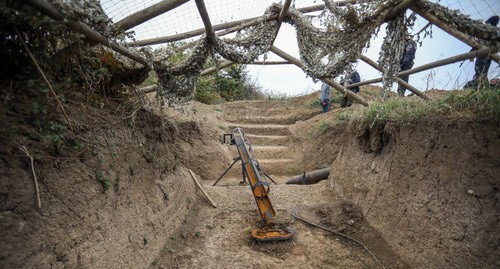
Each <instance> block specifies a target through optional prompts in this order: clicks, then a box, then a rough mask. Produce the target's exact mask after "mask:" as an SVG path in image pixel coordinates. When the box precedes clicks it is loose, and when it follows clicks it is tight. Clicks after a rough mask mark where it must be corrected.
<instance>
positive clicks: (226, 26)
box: [127, 0, 359, 47]
mask: <svg viewBox="0 0 500 269" xmlns="http://www.w3.org/2000/svg"><path fill="white" fill-rule="evenodd" d="M358 1H359V0H358ZM356 2H357V1H356V0H346V1H338V2H336V3H335V4H337V5H339V6H344V5H347V4H353V3H356ZM324 8H325V5H324V4H320V5H314V6H309V7H304V8H299V9H297V10H298V11H300V12H302V13H310V12H316V11H321V10H323V9H324ZM276 19H278V15H273V16H269V17H267V18H266V19H265V20H266V21H270V20H276ZM260 21H261V17H253V18H248V19H243V20H238V21H233V22H228V23H222V24H216V25H213V29H214V31H221V30H226V31H224V32H223V33H220V34H218V36H222V35H226V34H229V33H232V32H235V31H238V30H240V29H243V28H245V27H250V26H254V25H257V24H259V23H260ZM243 25H244V26H243ZM231 28H233V29H231ZM203 33H205V29H204V28H200V29H196V30H192V31H188V32H184V33H180V34H176V35H171V36H163V37H157V38H149V39H143V40H137V41H133V42H129V43H127V46H136V47H141V46H148V45H157V44H162V43H168V42H174V41H179V40H183V39H187V38H191V37H195V36H199V35H202V34H203Z"/></svg>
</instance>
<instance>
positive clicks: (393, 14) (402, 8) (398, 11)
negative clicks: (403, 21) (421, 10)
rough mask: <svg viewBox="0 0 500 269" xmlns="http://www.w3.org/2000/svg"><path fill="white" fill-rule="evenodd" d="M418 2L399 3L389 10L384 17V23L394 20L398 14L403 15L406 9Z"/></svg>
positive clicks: (412, 0)
mask: <svg viewBox="0 0 500 269" xmlns="http://www.w3.org/2000/svg"><path fill="white" fill-rule="evenodd" d="M418 1H420V0H404V1H403V2H401V3H399V4H398V5H397V6H396V7H394V8H393V9H391V10H390V11H389V12H388V13H387V15H386V16H385V19H384V20H385V21H390V20H392V19H394V18H396V17H397V16H398V15H399V14H401V13H404V12H405V11H406V9H408V8H409V7H411V6H412V5H414V4H416V3H417V2H418Z"/></svg>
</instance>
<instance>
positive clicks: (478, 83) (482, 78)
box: [464, 16, 499, 89]
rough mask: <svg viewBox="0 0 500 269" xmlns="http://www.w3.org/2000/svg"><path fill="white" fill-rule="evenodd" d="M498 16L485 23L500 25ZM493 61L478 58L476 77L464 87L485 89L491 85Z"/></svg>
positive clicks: (475, 66)
mask: <svg viewBox="0 0 500 269" xmlns="http://www.w3.org/2000/svg"><path fill="white" fill-rule="evenodd" d="M498 20H499V17H498V16H492V17H490V18H489V19H487V20H486V21H485V23H486V24H490V25H493V26H497V25H498ZM490 65H491V59H489V58H488V57H477V58H476V62H475V63H474V71H475V73H474V77H472V80H471V81H469V82H467V83H466V84H465V86H464V89H465V88H476V89H477V88H478V87H483V86H485V85H489V81H488V70H489V69H490Z"/></svg>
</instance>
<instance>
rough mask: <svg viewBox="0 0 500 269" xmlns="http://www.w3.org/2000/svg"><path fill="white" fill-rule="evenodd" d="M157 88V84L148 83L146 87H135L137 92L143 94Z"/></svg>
mask: <svg viewBox="0 0 500 269" xmlns="http://www.w3.org/2000/svg"><path fill="white" fill-rule="evenodd" d="M157 88H158V86H156V85H149V86H146V87H142V88H139V89H137V94H138V95H143V94H147V93H151V92H155V91H156V89H157Z"/></svg>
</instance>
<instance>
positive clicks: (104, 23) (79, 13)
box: [49, 0, 113, 37]
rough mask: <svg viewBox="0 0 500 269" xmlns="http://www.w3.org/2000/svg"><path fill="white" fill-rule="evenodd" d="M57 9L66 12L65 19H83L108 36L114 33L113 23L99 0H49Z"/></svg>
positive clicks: (82, 20)
mask: <svg viewBox="0 0 500 269" xmlns="http://www.w3.org/2000/svg"><path fill="white" fill-rule="evenodd" d="M49 2H50V3H52V4H53V5H54V6H56V7H57V9H59V10H61V11H62V12H64V14H65V15H66V18H65V19H71V20H75V21H81V22H83V23H85V24H86V25H88V26H90V27H92V28H93V29H94V30H96V31H98V32H99V33H101V34H102V35H104V36H106V37H111V36H112V34H113V31H112V29H113V23H112V21H111V19H110V18H109V17H108V15H106V12H104V10H103V8H102V6H101V3H100V2H99V0H79V1H68V0H49Z"/></svg>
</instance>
